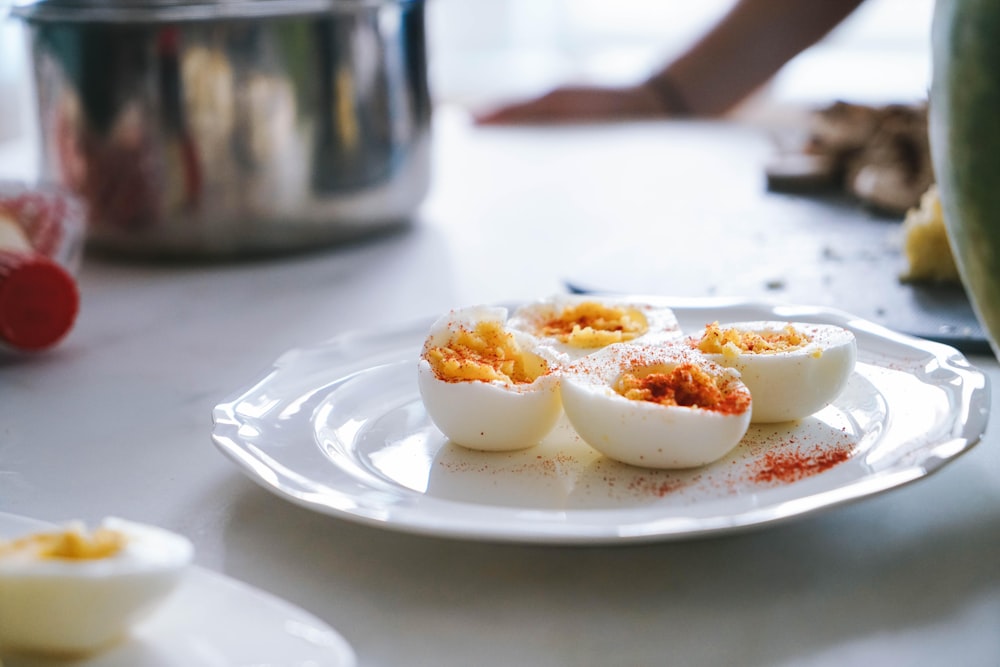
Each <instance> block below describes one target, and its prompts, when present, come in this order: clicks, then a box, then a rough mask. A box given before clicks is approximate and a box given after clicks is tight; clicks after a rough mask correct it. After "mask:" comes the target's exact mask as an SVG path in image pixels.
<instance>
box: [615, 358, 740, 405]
mask: <svg viewBox="0 0 1000 667" xmlns="http://www.w3.org/2000/svg"><path fill="white" fill-rule="evenodd" d="M731 384H732V381H731V378H730V377H729V376H715V375H712V374H710V373H708V372H707V371H705V370H704V369H702V368H700V367H699V366H697V365H695V364H693V363H684V364H681V365H679V366H676V367H675V368H673V369H672V370H667V369H659V368H656V367H653V368H638V369H631V370H629V371H626V372H625V373H622V375H621V376H620V377H619V378H618V380H617V382H615V385H614V390H615V391H616V392H617V393H619V394H620V395H622V396H624V397H625V398H628V399H630V400H635V401H649V402H652V403H658V404H660V405H678V406H683V407H693V408H702V409H703V410H712V411H715V412H721V413H724V414H740V413H743V412H746V410H747V408H748V407H749V406H750V394H748V393H747V392H745V391H733V390H731V387H730V385H731Z"/></svg>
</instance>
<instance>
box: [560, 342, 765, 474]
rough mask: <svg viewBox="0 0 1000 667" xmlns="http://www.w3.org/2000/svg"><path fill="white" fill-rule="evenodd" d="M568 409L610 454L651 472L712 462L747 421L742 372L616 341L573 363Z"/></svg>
mask: <svg viewBox="0 0 1000 667" xmlns="http://www.w3.org/2000/svg"><path fill="white" fill-rule="evenodd" d="M561 391H562V400H563V409H564V410H565V412H566V416H567V418H568V419H569V422H570V423H571V424H572V425H573V427H574V428H575V429H576V432H577V433H578V434H579V435H580V437H581V438H583V439H584V440H585V441H586V442H587V443H588V444H589V445H590V446H591V447H593V448H594V449H596V450H597V451H599V452H601V453H602V454H604V455H605V456H607V457H609V458H612V459H615V460H617V461H621V462H623V463H630V464H632V465H636V466H644V467H649V468H691V467H695V466H701V465H705V464H707V463H711V462H712V461H715V460H717V459H719V458H720V457H722V456H723V455H725V454H726V452H728V451H730V450H731V449H732V448H733V447H735V446H736V445H737V443H739V441H740V439H742V437H743V435H744V434H745V433H746V431H747V428H748V426H749V424H750V414H751V399H750V392H749V391H748V390H747V388H746V386H744V385H743V383H742V382H740V380H739V377H738V374H737V373H736V372H735V371H733V370H731V369H727V368H723V367H722V366H719V365H718V364H716V363H714V362H711V361H709V360H707V359H705V358H703V357H702V356H701V355H698V354H697V353H694V352H692V351H690V350H686V349H683V348H682V347H680V346H640V345H627V344H616V345H611V346H609V347H607V348H605V349H603V350H601V351H600V352H595V353H594V354H593V355H590V356H588V357H585V358H583V359H581V360H579V361H577V362H576V363H574V364H573V365H572V366H570V367H569V368H568V369H567V370H566V373H565V375H564V376H563V380H562V390H561Z"/></svg>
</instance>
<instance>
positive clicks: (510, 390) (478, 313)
mask: <svg viewBox="0 0 1000 667" xmlns="http://www.w3.org/2000/svg"><path fill="white" fill-rule="evenodd" d="M506 321H507V309H505V308H499V307H488V306H471V307H468V308H461V309H457V310H453V311H451V312H450V313H448V314H447V315H444V316H443V317H441V318H439V319H438V320H437V321H436V322H434V324H433V325H431V328H430V332H429V334H428V336H427V339H426V340H425V342H424V346H423V351H422V352H421V355H420V360H419V361H418V363H417V384H418V386H419V389H420V396H421V398H422V399H423V403H424V407H425V408H426V410H427V414H428V416H429V417H430V419H431V421H432V422H434V425H435V426H437V427H438V429H439V430H440V431H441V432H442V433H444V435H445V436H447V437H448V439H450V440H451V441H452V442H454V443H455V444H457V445H461V446H463V447H468V448H470V449H480V450H488V451H506V450H515V449H525V448H527V447H531V446H534V445H537V444H538V443H539V442H540V441H541V440H542V438H544V437H545V436H546V435H548V433H549V432H550V431H551V430H552V428H553V427H554V426H555V424H556V421H557V420H558V419H559V416H560V414H561V407H560V404H559V377H558V370H557V369H558V365H559V359H558V357H556V356H555V355H549V357H548V358H546V357H543V356H542V355H541V354H539V353H538V352H536V350H537V348H538V346H537V341H536V340H535V339H534V337H532V336H531V335H529V334H526V333H524V332H521V331H515V330H511V329H509V328H508V327H507V326H506Z"/></svg>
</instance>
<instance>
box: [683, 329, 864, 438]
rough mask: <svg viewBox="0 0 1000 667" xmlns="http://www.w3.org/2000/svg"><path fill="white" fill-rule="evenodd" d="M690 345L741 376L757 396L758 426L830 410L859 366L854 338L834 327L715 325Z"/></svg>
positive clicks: (699, 334)
mask: <svg viewBox="0 0 1000 667" xmlns="http://www.w3.org/2000/svg"><path fill="white" fill-rule="evenodd" d="M688 341H689V345H690V347H692V348H694V349H696V350H698V351H700V352H701V353H702V354H704V355H705V356H707V357H708V358H709V359H711V360H713V361H715V362H717V363H719V364H721V365H723V366H727V367H730V368H735V369H736V370H738V371H739V373H740V379H742V380H743V382H744V383H745V384H746V385H747V387H749V388H750V394H751V395H752V396H753V421H754V422H755V423H768V422H782V421H791V420H795V419H802V418H804V417H808V416H809V415H811V414H813V413H814V412H817V411H818V410H820V409H822V408H824V407H825V406H827V405H829V404H830V403H831V402H832V401H833V400H834V399H835V398H836V397H837V396H838V395H839V394H840V393H841V392H842V391H843V390H844V388H845V387H846V385H847V381H848V379H849V378H850V376H851V373H852V372H853V371H854V364H855V362H856V360H857V343H856V341H855V338H854V334H853V333H851V332H850V331H848V330H847V329H844V328H842V327H838V326H834V325H830V324H809V323H805V322H782V321H759V322H736V323H732V324H725V325H719V323H718V322H714V323H712V324H709V325H708V326H706V327H705V329H704V330H703V331H701V332H700V333H698V334H695V335H693V336H691V337H690V338H689V339H688Z"/></svg>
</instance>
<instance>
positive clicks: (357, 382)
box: [212, 297, 989, 544]
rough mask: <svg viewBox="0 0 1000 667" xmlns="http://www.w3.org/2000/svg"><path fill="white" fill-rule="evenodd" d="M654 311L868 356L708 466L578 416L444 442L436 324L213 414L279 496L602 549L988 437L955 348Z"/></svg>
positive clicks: (296, 372)
mask: <svg viewBox="0 0 1000 667" xmlns="http://www.w3.org/2000/svg"><path fill="white" fill-rule="evenodd" d="M636 298H639V297H636ZM643 299H644V300H647V301H648V300H649V299H646V298H643ZM658 302H659V303H661V304H663V305H667V306H670V307H672V308H674V311H675V313H676V315H677V317H678V320H679V321H680V324H681V326H682V328H683V329H684V330H685V331H693V330H696V329H698V328H700V327H702V326H704V324H705V323H707V322H711V321H714V320H718V321H721V322H726V321H731V322H732V321H741V320H765V319H777V320H795V321H805V322H825V323H830V324H837V325H840V326H843V327H846V328H848V329H851V330H852V331H853V332H854V333H855V335H856V336H857V339H858V348H859V349H858V356H859V359H858V364H857V367H856V370H855V372H854V374H853V376H852V377H851V379H850V382H849V384H848V386H847V388H846V389H845V391H844V392H843V393H842V394H841V395H840V397H838V399H837V400H836V401H835V402H834V403H833V404H832V405H830V406H828V407H827V408H824V409H823V410H821V411H820V412H818V413H816V414H815V415H813V416H812V417H809V418H808V419H805V420H802V421H800V422H794V423H789V424H780V425H754V426H751V428H750V431H749V432H748V434H747V436H746V437H745V438H744V439H743V441H742V442H741V444H740V445H739V446H738V447H737V448H736V449H735V450H734V451H733V452H732V453H731V454H729V455H728V456H726V457H725V458H723V459H722V460H721V461H719V462H717V463H714V464H712V465H710V466H706V467H704V468H700V469H698V470H694V471H653V470H645V469H641V468H634V467H630V466H626V465H623V464H618V463H615V462H613V461H610V460H608V459H606V458H604V457H602V456H600V455H599V454H597V453H596V452H594V451H593V450H592V449H591V448H590V447H588V446H587V445H586V444H585V443H583V442H582V441H580V439H579V437H578V436H576V434H575V433H574V432H573V431H572V428H571V427H569V426H568V425H566V424H565V423H564V424H561V425H560V426H558V427H557V429H556V431H555V432H554V433H553V434H552V435H551V436H550V437H549V438H547V439H546V440H545V441H544V442H543V443H542V444H540V445H539V446H537V447H535V448H531V449H527V450H523V451H520V452H513V453H482V452H473V451H469V450H466V449H463V448H461V447H458V446H456V445H454V444H452V443H450V442H448V441H447V439H446V438H445V437H444V436H443V435H442V434H441V433H440V432H439V431H438V430H437V429H436V428H435V427H434V426H433V424H432V423H431V422H430V420H429V419H428V417H427V415H426V413H425V411H424V408H423V405H422V403H421V401H420V397H419V393H418V391H417V385H416V359H417V355H418V353H419V350H420V347H421V345H422V343H423V340H424V337H425V335H426V333H427V329H428V327H429V326H430V323H431V321H432V319H433V318H428V319H427V320H424V321H420V322H415V323H412V324H410V325H407V326H402V327H400V328H398V329H393V330H390V331H380V332H357V333H351V334H347V335H343V336H340V337H337V338H334V339H332V340H330V341H327V342H325V343H322V344H320V345H317V346H315V347H310V348H304V349H297V350H292V351H290V352H288V353H286V354H285V355H283V356H282V357H281V358H280V359H279V360H278V361H277V362H276V363H275V365H274V368H273V369H272V370H271V372H270V373H268V374H267V375H266V376H265V377H263V378H262V379H261V380H259V381H258V382H256V383H255V384H253V385H252V386H250V387H249V388H247V389H244V390H242V391H240V392H239V393H238V395H236V396H235V397H233V398H231V399H230V400H227V401H226V402H224V403H221V404H220V405H218V406H216V408H215V411H214V415H213V416H214V421H215V428H214V431H213V435H212V437H213V440H214V442H215V444H216V446H217V447H218V448H219V449H220V450H221V451H222V452H224V453H225V454H226V455H227V456H229V457H230V458H231V459H232V460H233V461H234V462H235V463H236V464H237V465H238V467H239V468H240V469H241V470H243V472H244V473H246V474H247V475H248V476H250V477H251V478H252V479H254V480H255V481H257V482H258V483H260V484H261V485H263V486H264V487H265V488H267V489H269V490H270V491H272V492H274V493H276V494H278V495H279V496H281V497H283V498H286V499H288V500H290V501H291V502H294V503H297V504H299V505H302V506H305V507H308V508H311V509H313V510H316V511H318V512H322V513H325V514H329V515H332V516H336V517H340V518H343V519H348V520H352V521H357V522H361V523H364V524H369V525H374V526H379V527H383V528H388V529H395V530H401V531H408V532H413V533H420V534H428V535H438V536H447V537H454V538H462V539H476V540H492V541H512V542H536V543H553V544H604V543H626V542H640V541H653V540H668V539H679V538H685V537H693V536H698V535H706V534H712V533H720V532H726V531H732V530H737V529H745V528H748V527H751V526H762V525H767V524H773V523H775V522H779V521H784V520H788V519H791V518H793V517H800V516H803V515H807V514H810V513H813V512H816V511H819V510H823V509H827V508H831V507H835V506H838V505H842V504H844V503H847V502H850V501H855V500H858V499H860V498H864V497H867V496H871V495H873V494H876V493H880V492H883V491H887V490H889V489H893V488H896V487H899V486H901V485H903V484H906V483H908V482H912V481H914V480H917V479H920V478H922V477H924V476H926V475H928V474H929V473H931V472H933V471H935V470H937V469H939V468H940V467H941V466H943V465H944V464H946V463H948V462H949V461H952V460H953V459H955V458H956V457H957V456H959V455H960V454H962V453H963V452H965V451H967V450H968V449H970V448H971V447H972V446H973V445H975V444H976V443H977V442H978V441H979V439H980V437H981V436H982V433H983V430H984V429H985V427H986V422H987V416H988V410H989V386H988V382H987V378H986V377H985V375H984V374H983V373H981V372H980V371H978V370H977V369H975V368H973V367H972V366H970V365H969V363H968V362H967V361H966V359H965V358H964V357H963V356H962V355H961V354H960V353H959V352H958V351H956V350H955V349H953V348H951V347H948V346H945V345H941V344H938V343H932V342H928V341H924V340H920V339H916V338H911V337H907V336H902V335H899V334H895V333H893V332H890V331H888V330H886V329H884V328H882V327H880V326H878V325H875V324H872V323H871V322H867V321H864V320H860V319H858V318H854V317H852V316H850V315H847V314H845V313H842V312H839V311H834V310H829V309H821V308H807V307H797V306H781V305H773V304H760V303H742V302H735V301H721V300H709V301H706V300H703V299H702V300H678V299H672V300H664V299H659V300H658ZM803 462H811V466H810V467H808V468H803V467H802V464H803Z"/></svg>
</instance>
